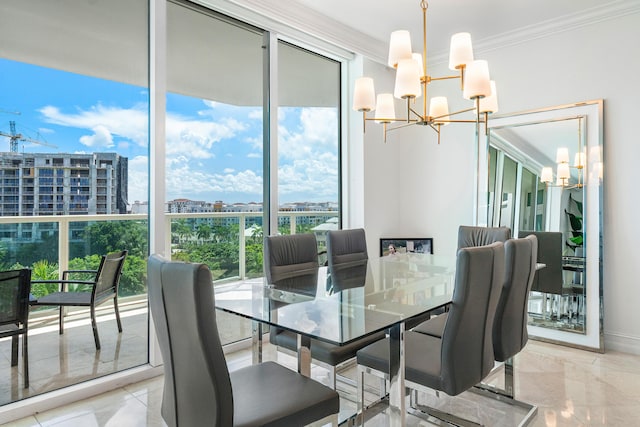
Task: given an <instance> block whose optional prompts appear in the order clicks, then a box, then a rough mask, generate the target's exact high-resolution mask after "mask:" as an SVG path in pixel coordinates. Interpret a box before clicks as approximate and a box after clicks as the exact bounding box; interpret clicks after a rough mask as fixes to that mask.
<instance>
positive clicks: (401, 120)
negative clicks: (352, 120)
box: [365, 117, 418, 124]
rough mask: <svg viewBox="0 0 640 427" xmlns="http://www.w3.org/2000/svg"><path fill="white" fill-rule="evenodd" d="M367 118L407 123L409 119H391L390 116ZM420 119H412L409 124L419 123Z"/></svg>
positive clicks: (368, 119)
mask: <svg viewBox="0 0 640 427" xmlns="http://www.w3.org/2000/svg"><path fill="white" fill-rule="evenodd" d="M365 120H367V121H378V122H380V123H385V122H405V123H407V119H390V118H385V117H383V118H376V117H366V118H365ZM417 122H418V120H415V119H411V120H410V122H409V124H414V123H417Z"/></svg>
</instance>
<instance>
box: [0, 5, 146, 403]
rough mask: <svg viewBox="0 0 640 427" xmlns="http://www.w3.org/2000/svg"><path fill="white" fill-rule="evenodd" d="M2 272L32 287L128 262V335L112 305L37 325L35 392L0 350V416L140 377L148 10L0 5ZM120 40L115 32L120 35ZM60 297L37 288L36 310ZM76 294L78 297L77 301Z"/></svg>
mask: <svg viewBox="0 0 640 427" xmlns="http://www.w3.org/2000/svg"><path fill="white" fill-rule="evenodd" d="M0 16H2V18H1V20H2V24H1V25H0V135H1V136H0V268H1V269H13V268H22V267H28V268H31V269H32V276H33V278H34V279H57V278H58V277H59V274H60V272H61V271H62V270H67V269H95V268H97V267H98V264H99V262H100V257H101V255H104V254H106V253H108V252H112V251H117V250H127V251H128V257H127V260H126V262H125V266H124V270H123V274H122V277H121V280H120V289H119V295H120V298H119V301H120V311H121V314H122V326H123V332H122V333H118V329H117V326H116V322H115V320H114V311H113V306H112V304H111V302H108V303H105V304H104V305H103V306H99V308H98V312H97V320H98V332H99V334H100V340H101V349H100V350H96V348H95V345H94V339H93V334H92V330H91V325H90V324H89V310H88V309H86V308H82V309H75V308H69V309H67V310H66V313H65V331H64V334H62V335H59V334H58V322H57V316H58V310H57V309H56V308H55V307H54V308H47V307H38V308H37V309H36V308H35V307H34V308H32V310H31V313H30V322H29V323H30V326H29V366H30V372H29V373H30V386H29V388H26V389H25V388H23V386H22V385H23V381H22V374H23V373H22V368H21V366H22V365H21V364H19V366H18V367H14V368H12V367H11V366H10V362H9V360H10V350H9V349H10V340H6V339H5V340H2V341H1V342H0V378H2V379H3V380H2V381H1V382H2V386H1V387H0V404H6V403H9V402H11V401H15V400H19V399H22V398H25V397H29V396H34V395H38V394H41V393H44V392H48V391H51V390H55V389H58V388H61V387H64V386H67V385H70V384H74V383H78V382H81V381H85V380H89V379H93V378H96V377H100V376H103V375H106V374H110V373H113V372H116V371H119V370H123V369H127V368H130V367H133V366H138V365H142V364H145V363H146V362H147V360H148V358H147V344H148V336H147V335H148V333H147V331H148V327H147V325H148V321H147V314H146V313H147V312H146V300H147V299H146V283H145V272H146V266H145V260H146V257H147V252H148V249H147V220H146V214H147V211H146V208H145V207H144V205H142V204H140V203H138V204H137V206H136V207H135V209H136V210H135V211H134V213H135V212H137V213H138V215H136V214H133V213H132V208H134V205H135V201H144V200H147V182H148V178H147V175H148V173H147V158H148V147H149V143H148V126H149V124H148V123H149V120H148V107H149V90H148V83H147V80H148V59H147V58H148V4H147V1H146V0H113V1H109V2H96V1H90V0H58V1H55V2H51V1H47V0H33V1H28V2H25V1H20V0H8V1H3V2H2V3H1V4H0ZM115 29H117V31H116V30H115ZM57 290H58V287H57V285H43V284H38V285H34V286H33V287H32V289H31V293H32V295H33V297H34V298H39V297H41V296H43V295H46V294H48V293H50V292H53V291H57ZM72 290H73V289H72Z"/></svg>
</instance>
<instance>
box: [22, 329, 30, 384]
mask: <svg viewBox="0 0 640 427" xmlns="http://www.w3.org/2000/svg"><path fill="white" fill-rule="evenodd" d="M27 335H28V334H27V331H25V332H24V335H23V338H22V364H23V371H24V388H29V344H28V339H27Z"/></svg>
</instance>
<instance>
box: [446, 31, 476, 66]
mask: <svg viewBox="0 0 640 427" xmlns="http://www.w3.org/2000/svg"><path fill="white" fill-rule="evenodd" d="M471 62H473V48H472V46H471V34H469V33H457V34H454V35H452V36H451V44H450V47H449V69H451V70H457V69H459V68H461V67H462V66H465V65H467V64H470V63H471Z"/></svg>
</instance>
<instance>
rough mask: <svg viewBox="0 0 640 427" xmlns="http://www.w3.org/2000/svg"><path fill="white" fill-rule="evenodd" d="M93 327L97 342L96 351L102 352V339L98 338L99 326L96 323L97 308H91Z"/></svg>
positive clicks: (94, 338)
mask: <svg viewBox="0 0 640 427" xmlns="http://www.w3.org/2000/svg"><path fill="white" fill-rule="evenodd" d="M91 327H92V328H93V340H94V341H95V342H96V350H100V338H99V337H98V324H97V323H96V308H95V306H93V305H92V306H91Z"/></svg>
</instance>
